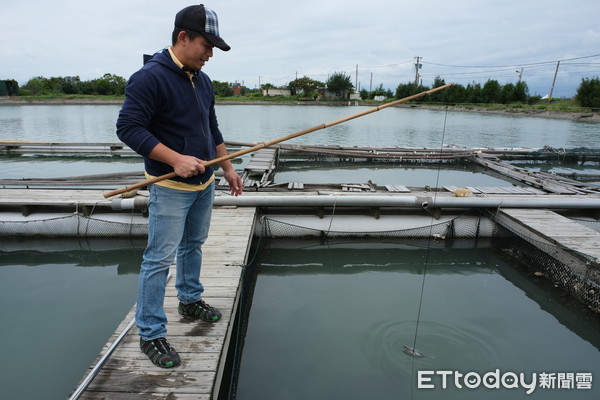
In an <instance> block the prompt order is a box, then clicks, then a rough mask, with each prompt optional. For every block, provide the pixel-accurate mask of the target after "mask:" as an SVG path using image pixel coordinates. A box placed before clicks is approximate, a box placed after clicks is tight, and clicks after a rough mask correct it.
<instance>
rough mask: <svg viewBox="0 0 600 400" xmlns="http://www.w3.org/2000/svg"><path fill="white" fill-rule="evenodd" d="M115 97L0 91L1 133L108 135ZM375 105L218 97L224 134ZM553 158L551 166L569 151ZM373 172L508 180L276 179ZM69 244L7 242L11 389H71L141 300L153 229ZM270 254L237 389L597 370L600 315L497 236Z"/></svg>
mask: <svg viewBox="0 0 600 400" xmlns="http://www.w3.org/2000/svg"><path fill="white" fill-rule="evenodd" d="M119 109H120V107H119V106H90V105H88V106H37V105H36V106H0V140H32V141H56V142H89V143H97V142H116V141H117V138H116V136H115V122H116V119H117V115H118V112H119ZM365 109H366V108H364V107H322V106H308V105H303V106H255V105H242V106H238V105H218V106H217V113H218V115H219V118H220V126H221V129H222V131H223V132H224V134H225V137H226V139H227V140H230V141H241V142H255V141H267V140H272V139H275V138H277V137H281V136H284V135H288V134H290V133H293V132H297V131H300V130H304V129H306V128H309V127H312V126H316V125H320V124H322V123H325V122H329V121H333V120H337V119H339V118H343V117H346V116H348V115H351V114H355V113H357V112H360V111H364V110H365ZM599 128H600V125H596V124H587V123H581V122H572V121H560V120H545V119H538V118H527V117H511V116H490V115H482V114H475V113H462V112H461V113H455V112H447V113H446V112H445V111H430V110H422V109H400V108H392V109H386V110H383V111H380V112H378V113H375V114H372V115H369V116H366V117H363V118H359V119H357V120H354V121H350V122H348V123H346V124H343V125H338V126H335V127H332V128H328V129H325V130H323V131H319V132H315V133H314V134H309V135H306V136H303V137H301V138H298V139H295V140H294V141H293V142H292V143H297V144H323V145H356V146H377V147H380V146H399V147H433V148H440V147H441V146H443V145H446V144H454V145H459V146H466V147H486V146H487V147H533V148H540V147H543V146H544V145H546V144H547V145H551V146H552V147H554V148H557V149H559V148H576V147H588V148H595V149H600V134H599ZM0 163H1V165H2V174H1V176H2V177H3V178H32V177H41V178H44V177H47V178H50V177H65V176H78V175H86V174H96V173H111V172H121V171H141V169H142V166H143V164H142V162H141V159H136V158H127V159H125V158H110V157H99V158H93V157H85V158H84V157H28V156H10V157H8V156H0ZM236 165H238V166H239V165H241V163H238V164H236ZM588 167H589V168H591V169H592V170H597V169H598V168H597V166H596V165H590V166H588ZM544 168H545V170H548V171H550V172H551V171H552V169H553V168H563V166H561V165H560V164H557V165H553V166H549V167H547V168H546V167H544ZM567 168H571V167H567ZM369 179H373V181H375V182H376V183H378V184H381V185H384V184H404V185H407V186H423V185H424V184H428V185H430V186H438V184H439V186H442V185H456V186H463V185H467V184H468V185H469V186H474V185H494V186H497V185H506V184H508V185H510V184H511V183H509V182H506V180H504V179H500V178H498V177H496V176H491V175H488V174H485V173H482V172H481V171H473V170H471V169H469V170H465V169H462V167H460V166H459V167H453V168H451V169H443V170H441V169H439V168H437V166H425V167H413V166H409V167H402V168H397V167H389V168H388V167H387V166H379V165H377V166H373V165H354V166H353V168H345V167H339V166H336V167H335V168H334V167H331V166H327V165H317V164H313V163H307V165H306V167H305V168H289V169H287V170H285V169H284V170H283V171H282V172H280V173H279V174H277V175H276V180H277V181H278V182H286V181H303V182H307V183H312V182H314V183H333V182H335V181H339V182H342V183H350V182H366V181H367V180H369ZM63 243H64V241H60V242H57V241H49V240H41V241H37V240H29V239H27V240H23V239H19V240H16V241H14V242H13V241H7V240H5V239H3V240H2V243H1V245H2V246H1V247H0V293H1V294H0V312H1V314H0V315H1V316H2V317H1V318H2V326H3V327H5V328H4V329H3V330H2V333H1V336H0V340H2V343H5V351H6V352H5V355H6V356H5V357H6V358H5V360H10V363H8V366H6V367H3V373H2V374H0V385H1V387H2V388H3V390H2V393H3V397H6V398H64V397H66V395H67V394H68V393H69V392H70V391H71V390H72V389H73V387H74V385H75V384H76V383H77V381H79V379H80V378H81V377H82V376H83V374H84V372H85V369H86V368H87V367H88V366H89V365H90V363H91V362H92V360H93V359H94V357H95V356H96V355H97V354H98V352H99V350H100V348H101V346H102V345H103V344H104V343H105V342H106V340H107V338H108V337H109V336H110V334H111V333H112V332H113V331H114V329H115V327H116V326H117V324H118V323H119V322H120V321H121V320H122V318H123V317H124V315H125V314H126V313H127V312H128V311H129V309H130V308H131V306H132V305H133V303H134V301H135V287H136V282H137V269H138V268H139V262H140V259H141V254H142V251H143V247H144V243H141V244H140V243H134V244H132V243H131V242H130V241H117V243H116V244H115V243H112V244H111V245H110V246H109V247H108V249H107V248H105V247H103V246H101V247H100V248H98V247H97V245H98V244H99V243H98V241H97V240H94V241H76V243H75V244H71V245H69V246H70V247H68V246H67V247H61V246H62V245H63ZM111 246H112V247H111ZM260 257H261V258H260V263H259V276H258V279H257V282H256V291H255V294H256V296H255V298H254V299H253V308H252V312H251V319H250V322H249V325H248V337H247V339H246V346H245V351H246V353H244V356H243V365H242V367H243V370H242V372H241V373H240V381H239V390H238V396H239V398H240V399H256V398H261V399H270V398H272V399H293V398H299V399H306V398H313V399H319V398H326V399H332V398H343V399H352V398H379V399H385V398H390V399H392V398H393V399H397V398H419V399H420V398H423V399H427V398H440V397H443V398H452V397H454V398H482V395H483V397H485V398H507V397H508V398H511V399H512V398H520V396H522V394H523V392H522V391H521V390H520V389H518V390H512V391H510V392H508V394H507V392H506V391H503V390H502V391H500V390H497V391H494V390H491V391H490V390H488V391H482V390H475V391H464V390H453V389H448V390H447V391H445V392H443V393H442V394H443V395H444V396H440V392H439V391H438V390H435V391H423V390H419V391H418V392H417V391H416V389H415V387H416V386H415V379H416V375H415V373H416V371H418V370H425V369H433V368H437V369H440V368H448V369H451V370H460V371H462V372H468V371H481V372H483V371H489V370H494V369H496V368H498V369H501V370H502V371H508V370H513V371H514V372H524V373H531V372H537V373H542V372H550V371H552V372H556V373H559V372H560V373H562V372H564V373H571V372H573V373H577V372H593V373H594V375H595V376H596V377H598V376H600V375H599V374H598V373H599V372H600V371H598V365H600V362H599V361H600V359H599V356H598V354H599V353H598V348H599V347H600V346H599V345H598V342H597V340H598V339H597V338H598V337H600V334H599V331H598V327H597V325H594V323H592V322H590V321H587V322H586V321H584V320H583V319H584V317H583V315H584V313H583V311H582V312H581V313H580V312H579V309H578V308H577V306H576V305H573V304H571V303H569V302H566V303H565V301H564V299H562V298H561V295H560V293H556V292H555V291H554V289H553V288H552V287H546V286H544V285H543V284H542V283H539V282H537V281H536V280H535V279H534V278H531V276H529V275H527V274H522V273H520V272H515V270H514V268H513V267H512V266H510V265H508V264H507V263H506V262H505V261H503V260H502V259H501V258H500V257H498V256H497V255H496V254H495V253H494V251H493V250H491V249H489V248H478V247H477V246H475V247H466V248H464V249H461V248H460V246H458V247H454V248H452V247H451V246H450V247H449V248H444V249H436V250H432V251H431V252H430V253H428V252H427V250H426V249H424V248H420V247H418V246H413V245H410V244H408V245H406V244H394V245H389V244H378V243H372V242H369V243H351V244H349V245H339V244H336V245H335V246H334V245H325V246H322V245H319V244H311V245H310V246H307V248H303V249H287V248H281V249H280V248H278V247H277V246H276V245H274V244H272V245H271V247H269V248H267V249H266V250H265V252H264V253H263V254H262V255H261V256H260ZM425 268H427V274H424V271H425ZM424 276H425V278H426V280H425V281H424V283H425V286H424V290H423V291H422V293H423V302H422V313H421V316H420V318H417V308H418V304H419V299H420V295H421V290H420V288H421V285H422V283H423V277H424ZM532 279H533V280H532ZM540 285H541V286H540ZM41 305H43V307H41ZM417 319H418V320H419V324H418V325H419V334H418V335H417V336H416V338H417V340H416V343H415V342H414V337H415V330H416V325H417ZM6 327H8V328H6ZM590 337H591V338H592V339H590ZM594 338H595V339H594ZM7 343H9V344H10V345H8V346H7V345H6V344H7ZM413 344H414V345H415V346H416V347H417V348H418V349H419V350H421V351H423V352H424V353H426V354H427V355H428V356H430V357H426V358H422V359H413V358H412V357H410V356H408V355H407V354H405V353H403V352H402V346H403V345H408V346H411V345H413ZM298 353H301V354H298ZM56 360H60V368H57V364H56ZM32 382H35V384H32ZM436 384H439V382H436ZM596 386H598V385H596ZM474 393H475V394H474ZM539 393H541V394H539ZM565 393H567V394H568V395H569V397H571V396H572V397H574V398H594V399H596V398H598V397H599V396H598V393H597V390H595V391H594V392H593V395H594V396H595V397H589V393H591V392H586V391H584V390H571V391H568V392H566V391H560V390H552V391H550V390H547V391H542V390H537V391H536V393H534V394H533V395H532V397H533V398H544V399H546V398H549V399H552V398H564V397H561V396H564V395H565ZM446 395H448V396H449V397H446ZM478 396H479V397H478ZM503 396H504V397H503ZM536 396H537V397H536ZM546 396H547V397H546ZM586 396H588V397H586Z"/></svg>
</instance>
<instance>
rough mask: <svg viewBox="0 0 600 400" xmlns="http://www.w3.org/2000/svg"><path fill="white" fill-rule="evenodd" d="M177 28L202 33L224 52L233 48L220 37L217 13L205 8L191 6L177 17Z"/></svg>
mask: <svg viewBox="0 0 600 400" xmlns="http://www.w3.org/2000/svg"><path fill="white" fill-rule="evenodd" d="M175 26H176V27H178V28H182V29H188V30H190V31H195V32H198V33H201V34H202V36H204V37H205V38H206V40H207V41H208V42H209V43H210V44H212V45H213V46H215V47H218V48H219V49H221V50H223V51H229V50H230V49H231V47H230V46H229V45H228V44H227V43H225V41H224V40H223V39H222V38H221V37H220V36H219V19H218V18H217V13H216V12H214V11H213V10H211V9H209V8H206V7H204V4H200V5H198V6H189V7H186V8H184V9H183V10H181V11H179V12H178V13H177V15H175Z"/></svg>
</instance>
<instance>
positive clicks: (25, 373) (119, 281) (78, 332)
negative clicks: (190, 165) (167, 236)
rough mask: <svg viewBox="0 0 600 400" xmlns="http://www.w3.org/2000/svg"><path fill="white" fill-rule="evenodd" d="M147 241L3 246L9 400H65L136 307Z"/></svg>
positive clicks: (1, 377)
mask: <svg viewBox="0 0 600 400" xmlns="http://www.w3.org/2000/svg"><path fill="white" fill-rule="evenodd" d="M144 247H145V243H144V241H142V242H140V241H138V240H107V239H101V240H69V239H61V240H56V241H52V240H31V241H29V240H26V239H25V240H23V239H18V240H10V239H6V238H3V239H2V242H1V243H0V316H1V318H2V329H1V330H0V342H1V343H3V347H2V359H3V365H4V367H3V369H2V374H0V386H1V387H2V397H3V398H6V399H63V398H66V397H67V396H68V394H69V393H70V392H71V391H72V390H73V389H74V388H75V386H76V385H77V383H78V382H79V380H80V379H81V378H82V377H83V374H84V373H85V371H86V369H87V368H88V367H89V366H90V365H91V364H92V362H93V360H94V358H95V357H96V356H97V355H98V353H99V352H100V350H101V349H102V346H103V345H104V344H105V343H106V341H107V340H108V338H109V337H110V335H111V334H112V333H113V332H114V330H115V329H116V328H117V326H118V324H119V323H120V322H121V321H122V320H123V318H124V317H125V315H126V314H127V312H128V311H129V310H130V309H131V307H132V306H133V304H134V303H135V296H136V287H137V275H138V273H139V263H140V259H141V254H142V251H143V249H144Z"/></svg>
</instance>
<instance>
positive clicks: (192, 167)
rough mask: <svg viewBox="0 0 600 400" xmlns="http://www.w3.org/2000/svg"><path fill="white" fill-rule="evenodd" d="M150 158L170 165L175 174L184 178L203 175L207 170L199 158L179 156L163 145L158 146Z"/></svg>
mask: <svg viewBox="0 0 600 400" xmlns="http://www.w3.org/2000/svg"><path fill="white" fill-rule="evenodd" d="M149 156H150V158H152V159H154V160H157V161H162V162H164V163H166V164H169V165H170V166H171V167H173V170H174V171H175V173H176V174H177V175H178V176H181V177H182V178H189V177H191V176H195V175H198V174H203V173H204V171H205V170H206V169H205V168H204V165H202V160H200V159H199V158H196V157H193V156H186V155H183V154H179V153H177V152H176V151H173V150H171V149H170V148H168V147H167V146H165V145H163V144H162V143H159V144H157V145H156V147H154V149H152V151H151V152H150V154H149Z"/></svg>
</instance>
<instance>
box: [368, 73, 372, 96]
mask: <svg viewBox="0 0 600 400" xmlns="http://www.w3.org/2000/svg"><path fill="white" fill-rule="evenodd" d="M372 91H373V73H372V72H371V81H370V82H369V93H371V92H372Z"/></svg>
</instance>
